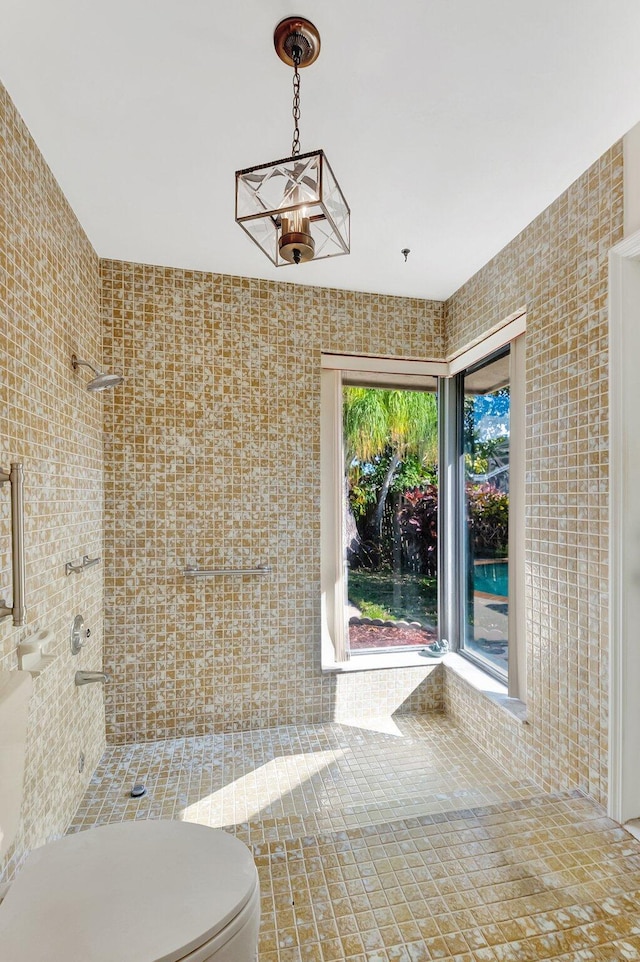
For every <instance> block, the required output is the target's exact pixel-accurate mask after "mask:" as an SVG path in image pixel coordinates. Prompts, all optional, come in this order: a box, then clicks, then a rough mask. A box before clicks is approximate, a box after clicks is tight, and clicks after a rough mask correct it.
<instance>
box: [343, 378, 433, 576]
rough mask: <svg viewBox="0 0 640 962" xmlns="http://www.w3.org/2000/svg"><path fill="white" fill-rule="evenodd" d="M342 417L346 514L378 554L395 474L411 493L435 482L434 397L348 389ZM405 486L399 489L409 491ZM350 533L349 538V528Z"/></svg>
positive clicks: (360, 388) (427, 394) (413, 392)
mask: <svg viewBox="0 0 640 962" xmlns="http://www.w3.org/2000/svg"><path fill="white" fill-rule="evenodd" d="M343 418H344V419H343V437H344V446H345V463H346V464H347V471H348V479H349V497H348V502H349V503H348V505H347V512H348V513H349V512H351V513H355V514H356V516H357V517H358V518H359V519H360V521H361V525H360V526H359V531H360V530H361V534H362V538H363V539H364V540H365V541H369V542H370V543H372V545H373V546H374V547H375V548H377V549H379V545H380V539H381V532H382V519H383V514H384V507H385V503H386V500H387V497H388V495H389V492H390V490H391V489H392V485H393V484H394V479H396V475H398V479H397V480H398V481H399V479H400V476H401V474H402V471H403V469H404V471H405V473H406V475H407V476H406V478H405V481H404V483H405V484H406V487H407V488H409V487H414V486H415V485H416V484H418V483H420V482H421V481H425V482H428V481H432V480H433V476H434V468H433V466H434V465H435V463H436V460H437V408H436V398H435V395H434V394H432V393H430V392H426V391H408V390H402V389H400V390H397V389H385V388H368V387H347V388H345V390H344V406H343ZM401 485H402V482H400V483H399V484H398V485H397V487H396V490H398V489H400V490H405V488H404V487H401ZM347 528H348V529H349V531H350V535H351V534H352V528H350V526H349V524H347ZM361 540H362V539H361ZM351 547H352V549H353V539H352V538H351ZM355 554H357V552H352V558H351V562H352V563H358V558H357V557H354V556H353V555H355Z"/></svg>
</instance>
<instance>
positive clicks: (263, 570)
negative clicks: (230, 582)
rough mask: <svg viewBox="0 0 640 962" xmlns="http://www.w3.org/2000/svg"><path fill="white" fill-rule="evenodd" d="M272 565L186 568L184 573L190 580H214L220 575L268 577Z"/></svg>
mask: <svg viewBox="0 0 640 962" xmlns="http://www.w3.org/2000/svg"><path fill="white" fill-rule="evenodd" d="M270 571H271V565H259V566H258V567H257V568H195V567H189V566H188V567H186V568H185V569H184V571H183V574H185V575H186V576H187V577H188V578H214V577H217V576H218V575H268V574H269V572H270Z"/></svg>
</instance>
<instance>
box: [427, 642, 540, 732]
mask: <svg viewBox="0 0 640 962" xmlns="http://www.w3.org/2000/svg"><path fill="white" fill-rule="evenodd" d="M442 662H443V664H444V666H445V668H447V669H448V670H449V671H451V672H453V674H454V675H457V677H458V678H461V679H462V681H464V682H465V683H466V684H467V685H469V686H470V687H471V688H474V689H475V690H476V691H478V692H480V694H481V695H484V696H485V698H488V699H489V700H490V701H492V702H494V704H496V705H498V706H499V707H500V708H502V710H503V711H505V712H506V713H507V714H508V715H510V716H511V717H512V718H514V719H515V720H516V721H518V722H520V723H521V724H523V725H526V724H527V706H526V705H525V703H524V702H523V701H520V699H519V698H510V697H509V695H508V692H507V686H506V685H505V684H503V683H502V682H501V681H498V679H497V678H493V677H492V676H491V675H488V674H487V673H486V672H485V671H483V670H482V669H481V668H478V666H477V665H474V664H473V663H472V662H470V661H469V660H468V659H467V658H463V657H462V656H461V655H457V654H456V653H455V652H451V653H450V654H448V655H445V656H444V658H443V659H442Z"/></svg>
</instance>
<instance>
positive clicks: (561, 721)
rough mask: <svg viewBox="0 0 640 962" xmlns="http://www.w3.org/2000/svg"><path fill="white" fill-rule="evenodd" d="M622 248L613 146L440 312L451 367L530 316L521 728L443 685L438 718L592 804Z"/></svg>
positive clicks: (598, 750)
mask: <svg viewBox="0 0 640 962" xmlns="http://www.w3.org/2000/svg"><path fill="white" fill-rule="evenodd" d="M622 235H623V151H622V142H621V141H620V142H618V143H616V144H614V145H613V146H612V147H611V148H610V149H609V150H608V151H606V153H605V154H603V156H602V157H600V158H599V159H598V160H597V161H596V162H595V163H594V164H593V165H592V166H591V167H590V168H589V169H588V170H587V171H585V173H584V174H582V176H581V177H579V178H578V179H577V180H576V181H575V183H573V184H572V185H571V186H570V187H569V188H568V190H566V191H565V192H564V193H563V194H562V195H561V196H560V197H559V198H558V199H557V200H556V201H554V203H553V204H551V206H550V207H548V208H547V210H545V211H543V213H541V214H540V215H539V216H538V217H537V218H536V219H535V220H534V221H533V222H532V223H531V224H530V225H529V226H528V227H527V228H525V230H523V231H522V233H521V234H519V235H518V237H516V238H515V239H514V240H513V241H512V242H511V243H510V244H508V245H507V246H506V247H505V248H504V250H502V251H501V252H500V253H499V254H497V255H496V256H495V257H494V258H493V259H492V260H491V261H489V263H488V264H486V265H485V267H483V268H482V269H481V270H480V271H479V272H478V273H477V274H475V275H474V276H473V277H472V278H471V279H470V280H469V281H467V283H466V284H464V285H463V286H462V287H461V288H460V290H459V291H457V292H456V293H455V294H454V295H453V296H452V297H451V298H450V299H449V300H448V301H447V303H446V308H445V310H446V319H445V326H446V332H447V353H448V354H452V353H455V351H456V350H457V349H459V348H460V347H462V346H463V345H464V344H467V343H469V342H470V341H471V340H473V339H474V338H476V337H477V336H478V335H480V334H482V333H483V332H484V331H486V330H488V329H489V328H490V327H492V326H493V325H494V324H496V323H497V322H499V321H500V320H501V319H503V318H505V317H507V316H508V315H509V314H511V313H512V312H513V311H514V310H516V309H518V308H520V307H521V306H523V305H524V306H525V307H526V311H527V334H526V371H527V374H526V377H527V383H526V491H525V498H526V506H525V511H526V598H525V605H526V623H527V671H528V678H527V693H526V700H527V703H528V725H527V726H521V725H520V726H517V725H516V728H515V729H513V727H511V728H510V727H509V726H507V728H505V726H504V724H503V722H504V719H502V718H501V719H500V721H501V723H500V724H492V723H491V719H492V718H495V717H496V716H495V711H494V710H493V709H492V708H490V707H489V708H488V707H487V706H486V705H484V706H482V711H481V712H480V714H479V702H478V699H480V698H481V697H482V696H480V695H478V694H477V693H476V692H474V691H473V690H471V689H469V688H468V687H466V686H465V688H464V689H463V688H461V687H460V686H459V685H457V684H456V683H455V679H453V678H451V677H450V673H447V679H446V682H445V705H446V706H447V709H448V710H449V711H452V712H454V713H455V717H456V719H457V720H458V721H459V723H460V725H461V726H463V728H464V729H465V730H466V731H467V733H468V734H470V735H471V736H472V737H476V738H478V739H480V741H481V742H482V743H483V747H484V748H485V749H486V750H488V751H490V752H491V753H492V754H493V755H494V756H495V757H498V758H499V757H503V756H504V747H505V746H504V744H502V740H503V739H504V741H505V743H506V744H507V745H510V746H511V748H512V749H513V751H514V753H515V757H517V758H520V759H521V758H522V757H526V758H527V765H528V769H529V777H532V778H535V779H536V780H537V781H538V782H539V784H541V785H543V786H544V787H546V788H578V789H580V790H582V791H584V792H585V793H587V794H589V795H591V796H592V797H593V798H595V799H596V800H597V801H598V802H605V801H606V798H607V724H608V675H607V665H608V577H609V571H608V483H609V424H608V418H609V408H608V317H607V293H608V252H609V250H610V248H611V247H613V245H614V244H616V243H617V242H618V241H620V240H621V239H622ZM482 717H484V718H485V723H484V724H482V725H481V728H480V729H479V728H478V725H479V724H480V722H481V718H482ZM523 752H524V756H523Z"/></svg>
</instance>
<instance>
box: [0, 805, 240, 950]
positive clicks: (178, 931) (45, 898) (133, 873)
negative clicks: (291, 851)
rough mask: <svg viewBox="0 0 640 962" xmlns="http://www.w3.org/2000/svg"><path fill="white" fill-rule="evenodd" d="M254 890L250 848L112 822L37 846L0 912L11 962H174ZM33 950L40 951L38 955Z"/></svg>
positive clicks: (176, 829)
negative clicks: (87, 961)
mask: <svg viewBox="0 0 640 962" xmlns="http://www.w3.org/2000/svg"><path fill="white" fill-rule="evenodd" d="M257 884H258V881H257V871H256V867H255V863H254V861H253V858H252V856H251V853H250V851H249V849H248V848H247V847H246V845H244V844H243V843H242V842H240V841H239V840H238V839H236V838H234V837H233V836H232V835H229V834H227V833H226V832H223V831H221V830H219V829H213V828H208V827H206V826H204V825H195V824H192V823H189V822H178V821H166V820H155V821H154V820H149V821H135V822H119V823H117V824H111V825H105V826H102V827H100V828H96V829H91V830H90V831H85V832H80V833H78V834H76V835H70V836H67V837H66V838H64V839H61V840H60V841H58V842H52V843H50V844H49V845H45V846H43V847H42V848H40V849H36V850H35V851H34V852H33V853H32V854H31V855H30V856H29V858H28V859H27V862H26V864H25V867H24V868H23V870H22V872H21V873H20V875H19V876H18V878H17V879H16V881H15V882H14V883H13V885H12V886H11V888H10V890H9V893H8V895H7V896H6V898H5V900H4V902H3V904H2V906H1V907H0V944H1V945H2V946H3V952H6V953H7V954H6V956H4V955H3V958H4V957H6V958H7V959H11V960H12V962H13V960H15V962H26V960H27V959H29V960H33V959H34V958H40V957H42V958H44V956H42V955H41V954H39V951H40V953H41V950H42V946H43V945H44V946H46V948H47V955H46V958H47V959H51V960H56V962H57V960H60V962H62V960H65V962H66V960H68V959H84V958H86V959H91V962H113V960H114V959H118V962H178V960H180V959H182V958H183V957H184V956H185V955H187V954H188V953H189V952H193V951H195V949H197V948H198V947H199V946H201V945H203V944H205V943H206V942H207V941H209V940H210V939H212V938H213V937H214V936H215V935H217V934H218V933H219V932H220V931H221V930H222V929H223V928H224V927H225V926H226V925H227V924H228V923H229V922H231V921H232V919H233V918H234V917H235V916H236V915H237V914H238V913H239V912H240V911H241V909H242V908H243V906H244V905H246V903H247V902H248V901H249V899H250V898H251V896H252V894H253V892H254V891H255V888H256V886H257ZM38 949H39V951H38Z"/></svg>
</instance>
